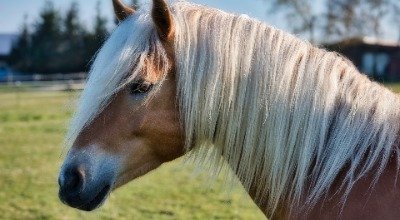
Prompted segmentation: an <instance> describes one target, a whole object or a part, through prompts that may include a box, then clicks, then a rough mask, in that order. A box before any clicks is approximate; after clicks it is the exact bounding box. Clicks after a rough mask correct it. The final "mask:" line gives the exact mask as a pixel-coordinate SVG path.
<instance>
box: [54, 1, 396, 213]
mask: <svg viewBox="0 0 400 220" xmlns="http://www.w3.org/2000/svg"><path fill="white" fill-rule="evenodd" d="M152 3H153V4H152V6H149V7H148V8H141V9H140V10H136V9H135V8H132V7H128V6H126V5H124V4H123V3H122V2H121V1H119V0H113V5H114V11H115V15H116V16H117V18H118V20H119V21H120V22H119V25H118V27H117V28H116V29H115V30H114V31H113V33H112V34H111V36H110V37H109V39H108V40H107V41H106V42H105V44H104V46H103V47H102V48H101V50H100V51H99V52H98V53H97V55H96V58H95V60H94V62H93V64H92V67H91V70H90V75H89V78H88V80H87V84H86V87H85V89H84V91H83V92H82V94H81V97H80V99H79V102H78V105H77V110H76V112H75V114H74V116H73V118H72V121H71V124H70V126H69V131H68V133H67V136H66V146H68V147H69V150H68V153H67V155H66V158H65V161H64V163H63V165H62V167H61V170H60V175H59V180H58V182H59V186H60V190H59V197H60V199H61V201H63V202H64V203H66V204H68V205H69V206H71V207H74V208H77V209H80V210H85V211H91V210H94V209H96V208H98V207H99V206H101V205H102V204H103V202H104V201H105V200H106V198H107V197H108V195H109V194H110V192H111V191H112V190H114V189H117V188H118V187H120V186H122V185H124V184H126V183H128V182H129V181H131V180H133V179H135V178H137V177H139V176H142V175H144V174H146V173H148V172H150V171H151V170H154V169H156V168H157V167H159V166H160V165H162V164H163V163H165V162H168V161H172V160H174V159H176V158H179V157H182V156H184V155H191V156H193V157H195V158H197V159H198V160H197V161H198V163H200V164H201V163H202V164H207V165H210V166H212V167H213V170H215V171H216V172H217V171H218V170H220V168H221V167H223V166H228V167H229V169H230V170H231V171H232V173H234V175H235V176H236V177H237V179H238V180H239V181H240V182H241V184H242V185H243V187H244V188H245V190H246V191H247V192H248V193H249V195H250V196H251V198H252V199H253V201H254V202H255V203H256V204H257V205H258V207H259V208H260V209H261V210H262V211H263V212H264V214H265V215H266V217H268V218H271V219H338V218H341V219H396V218H399V217H400V209H399V208H398V207H400V190H399V183H398V182H397V181H396V180H397V177H398V170H399V167H400V166H399V165H400V163H399V161H400V160H399V159H400V158H399V157H400V156H399V155H400V154H399V131H400V123H398V122H399V117H400V100H399V96H397V95H396V94H394V93H393V92H391V91H390V90H388V89H386V88H385V87H383V86H382V85H380V84H378V83H376V82H373V81H371V80H370V79H368V78H367V77H366V76H365V75H363V74H361V73H360V72H359V71H358V70H357V68H356V67H355V66H354V65H353V64H352V63H351V62H350V61H349V60H347V59H346V58H344V57H342V56H341V55H339V54H337V53H334V52H329V51H326V50H324V49H321V48H318V47H315V46H313V45H311V44H310V43H308V42H306V41H304V40H301V39H298V38H297V37H295V36H293V35H290V34H289V33H285V32H284V31H282V30H279V29H277V28H274V27H272V26H270V25H268V24H265V23H263V22H260V21H257V20H255V19H252V18H250V17H248V16H247V15H236V14H231V13H227V12H223V11H221V10H218V9H213V8H209V7H206V6H201V5H197V4H193V3H189V2H185V1H178V2H174V3H172V4H168V3H167V2H166V1H165V0H153V1H152Z"/></svg>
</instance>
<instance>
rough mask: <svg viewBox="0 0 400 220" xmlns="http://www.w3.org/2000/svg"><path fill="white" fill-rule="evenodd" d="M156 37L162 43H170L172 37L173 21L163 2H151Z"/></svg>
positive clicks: (154, 0)
mask: <svg viewBox="0 0 400 220" xmlns="http://www.w3.org/2000/svg"><path fill="white" fill-rule="evenodd" d="M151 16H152V17H153V21H154V24H155V25H156V28H157V32H158V36H159V37H160V39H161V40H163V41H171V40H173V37H174V32H175V27H174V20H173V18H172V14H171V11H170V9H169V8H168V5H167V3H166V2H165V0H153V9H152V12H151Z"/></svg>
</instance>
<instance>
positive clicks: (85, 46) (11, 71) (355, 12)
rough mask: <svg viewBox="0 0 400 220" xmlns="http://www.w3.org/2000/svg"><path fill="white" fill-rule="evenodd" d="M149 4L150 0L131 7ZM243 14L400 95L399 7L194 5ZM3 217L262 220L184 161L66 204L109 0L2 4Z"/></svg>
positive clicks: (276, 1) (386, 2) (261, 0)
mask: <svg viewBox="0 0 400 220" xmlns="http://www.w3.org/2000/svg"><path fill="white" fill-rule="evenodd" d="M125 2H126V3H127V4H131V5H136V6H137V7H143V5H145V4H149V1H138V0H133V1H129V0H125ZM194 2H196V3H199V4H205V5H209V6H212V7H216V8H220V9H223V10H226V11H230V12H234V13H244V14H248V15H250V16H251V17H255V18H257V19H259V20H262V21H265V22H267V23H268V24H270V25H273V26H275V27H278V28H280V29H284V30H286V31H288V32H291V33H294V34H295V35H297V36H299V37H300V38H303V39H306V40H309V41H311V42H312V43H313V44H315V45H318V46H320V47H324V48H327V49H328V50H332V51H337V52H339V53H342V54H343V55H345V56H347V57H348V58H349V59H350V60H351V61H352V62H354V64H355V65H356V66H357V67H358V68H359V69H360V71H362V72H363V73H364V74H367V75H368V76H369V77H370V78H373V79H375V80H378V81H380V82H382V83H384V84H385V85H387V86H388V87H390V88H391V89H393V90H394V91H399V92H400V86H399V85H400V83H399V81H400V1H399V0H316V1H312V0H251V1H240V0H219V1H213V0H194ZM0 14H1V15H2V16H1V18H0V219H77V218H79V219H98V218H101V219H263V218H264V217H263V215H262V213H261V212H260V211H259V210H258V209H257V207H256V206H255V205H254V204H253V203H252V201H251V200H250V198H249V197H248V196H247V195H246V193H245V192H244V191H243V189H241V187H240V186H237V185H235V186H234V187H233V189H231V190H226V186H225V185H224V183H223V179H222V178H220V179H217V180H216V183H215V184H213V185H212V186H205V184H204V183H206V182H207V181H206V179H208V178H209V177H208V176H207V175H206V174H203V173H200V174H197V175H193V173H194V172H193V170H194V168H193V167H192V166H191V165H190V164H187V163H183V162H182V160H178V161H175V162H172V163H169V164H166V165H164V166H163V167H162V168H160V169H158V170H156V171H154V172H152V173H151V174H150V175H147V176H145V177H142V178H140V179H139V180H136V181H134V182H132V183H130V184H128V185H127V186H125V187H123V188H122V189H119V190H117V191H116V192H115V193H113V194H112V195H111V198H110V199H109V200H108V201H107V202H106V204H105V206H104V207H103V208H101V209H100V210H98V211H95V212H93V213H82V212H79V211H75V210H73V209H71V208H68V207H67V206H64V205H63V204H61V203H60V202H59V200H58V197H57V193H58V192H57V191H58V186H57V174H58V169H59V166H60V164H61V162H62V160H63V156H64V155H65V151H66V150H65V149H63V148H62V143H63V135H64V133H65V130H66V126H67V123H68V119H69V118H70V116H71V114H72V112H73V101H74V100H75V99H76V97H77V96H78V95H79V93H80V91H81V90H82V89H83V88H84V85H85V79H86V77H87V71H88V69H89V67H90V63H91V60H92V58H93V56H94V54H95V53H96V51H97V50H98V49H99V48H100V46H101V45H102V43H103V42H104V40H105V39H106V38H107V36H108V35H109V34H110V33H111V32H112V30H113V29H114V28H115V27H116V19H115V18H114V15H113V11H112V5H111V0H80V1H79V0H64V1H56V0H53V1H49V0H13V1H10V0H0Z"/></svg>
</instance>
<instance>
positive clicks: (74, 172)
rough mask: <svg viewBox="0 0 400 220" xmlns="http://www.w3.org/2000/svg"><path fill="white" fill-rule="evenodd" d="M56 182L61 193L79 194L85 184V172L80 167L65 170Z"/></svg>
mask: <svg viewBox="0 0 400 220" xmlns="http://www.w3.org/2000/svg"><path fill="white" fill-rule="evenodd" d="M58 182H59V184H60V188H61V190H62V191H64V192H67V193H79V192H80V191H81V190H82V188H83V186H84V183H85V171H84V170H83V169H82V168H81V167H75V168H71V169H67V170H66V171H65V173H64V175H62V176H60V178H59V180H58Z"/></svg>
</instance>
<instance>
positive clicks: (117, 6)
mask: <svg viewBox="0 0 400 220" xmlns="http://www.w3.org/2000/svg"><path fill="white" fill-rule="evenodd" d="M112 2H113V6H114V13H115V16H116V17H117V19H118V21H122V20H124V19H125V18H127V17H128V16H129V15H132V14H133V13H135V9H134V8H130V7H128V6H126V5H124V3H122V2H121V0H113V1H112Z"/></svg>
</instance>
